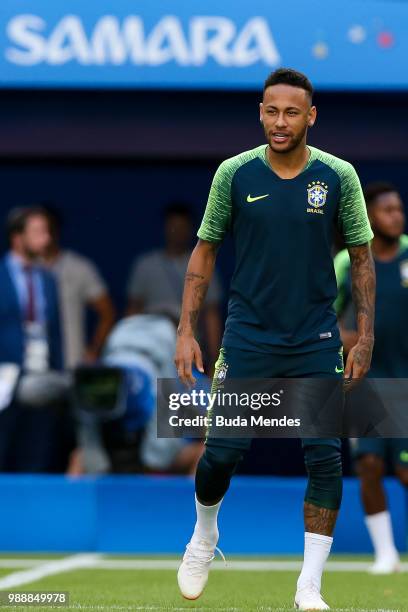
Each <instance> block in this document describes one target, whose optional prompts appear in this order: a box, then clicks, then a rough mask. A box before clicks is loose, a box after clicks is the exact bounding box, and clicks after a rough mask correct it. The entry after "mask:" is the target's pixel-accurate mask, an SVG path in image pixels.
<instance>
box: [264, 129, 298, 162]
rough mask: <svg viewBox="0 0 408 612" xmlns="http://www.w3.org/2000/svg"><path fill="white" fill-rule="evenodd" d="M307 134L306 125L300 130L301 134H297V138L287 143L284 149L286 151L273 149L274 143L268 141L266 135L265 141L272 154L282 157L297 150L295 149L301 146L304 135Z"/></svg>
mask: <svg viewBox="0 0 408 612" xmlns="http://www.w3.org/2000/svg"><path fill="white" fill-rule="evenodd" d="M306 132H307V125H306V126H305V127H304V129H303V130H302V132H301V133H300V134H298V136H296V137H294V138H292V139H291V140H290V142H289V145H288V146H287V147H286V149H279V148H276V149H275V148H274V143H273V141H272V139H271V140H268V134H266V139H267V140H268V143H269V146H270V148H271V149H272V151H273V152H274V153H281V154H282V155H285V154H287V153H291V152H292V151H294V150H295V149H297V147H298V146H299V145H300V144H301V142H302V140H303V138H304V136H305V134H306Z"/></svg>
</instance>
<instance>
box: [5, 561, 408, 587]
mask: <svg viewBox="0 0 408 612" xmlns="http://www.w3.org/2000/svg"><path fill="white" fill-rule="evenodd" d="M179 565H180V561H179V560H178V559H151V558H150V559H110V558H107V557H104V556H103V555H101V554H93V553H92V554H80V555H73V556H70V557H64V558H63V559H28V558H26V559H11V558H10V559H4V558H3V559H0V568H14V567H15V568H18V567H26V568H30V569H29V570H28V571H26V572H15V573H13V574H10V575H9V576H6V577H4V578H2V579H0V588H4V586H3V583H4V582H5V581H7V580H8V579H11V578H13V580H14V579H24V582H28V580H26V579H25V577H26V576H28V578H29V579H30V580H31V579H33V580H39V579H40V578H41V577H43V575H44V576H48V575H51V574H55V573H59V572H62V571H71V570H75V569H79V568H81V569H90V570H92V569H100V570H177V569H178V567H179ZM370 565H371V563H370V562H369V561H329V562H328V563H327V564H326V566H325V571H329V572H353V571H357V572H365V571H366V570H367V569H368V568H369V567H370ZM301 567H302V562H301V561H284V560H282V561H279V560H274V561H266V560H265V561H262V560H252V559H251V560H250V559H247V560H235V559H231V560H229V561H227V564H226V565H225V564H224V563H221V562H220V561H219V560H217V561H216V562H215V563H214V564H213V565H212V568H211V569H212V570H222V571H243V572H246V571H248V572H257V571H275V572H276V571H277V572H279V571H284V572H285V571H299V570H300V569H301ZM401 571H402V572H408V563H407V562H405V563H402V564H401ZM33 576H34V578H32V577H33ZM37 576H38V578H37ZM21 584H23V583H21Z"/></svg>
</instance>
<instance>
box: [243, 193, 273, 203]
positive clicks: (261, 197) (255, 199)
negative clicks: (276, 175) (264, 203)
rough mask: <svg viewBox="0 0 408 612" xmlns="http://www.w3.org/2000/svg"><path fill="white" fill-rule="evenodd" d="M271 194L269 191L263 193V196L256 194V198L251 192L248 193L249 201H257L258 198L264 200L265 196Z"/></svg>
mask: <svg viewBox="0 0 408 612" xmlns="http://www.w3.org/2000/svg"><path fill="white" fill-rule="evenodd" d="M268 195H269V193H265V195H261V196H255V197H254V198H253V197H252V196H251V194H250V193H249V194H248V195H247V202H249V203H251V202H256V201H257V200H263V198H267V197H268Z"/></svg>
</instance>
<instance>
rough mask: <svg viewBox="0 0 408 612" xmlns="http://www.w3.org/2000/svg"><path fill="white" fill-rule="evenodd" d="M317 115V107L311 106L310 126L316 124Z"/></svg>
mask: <svg viewBox="0 0 408 612" xmlns="http://www.w3.org/2000/svg"><path fill="white" fill-rule="evenodd" d="M316 117H317V109H316V107H315V106H311V107H310V110H309V121H308V125H309V127H313V126H314V124H315V122H316Z"/></svg>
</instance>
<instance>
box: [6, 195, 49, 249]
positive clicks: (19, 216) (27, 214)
mask: <svg viewBox="0 0 408 612" xmlns="http://www.w3.org/2000/svg"><path fill="white" fill-rule="evenodd" d="M38 215H40V216H42V217H45V218H46V219H48V214H47V211H46V209H45V208H44V207H42V206H38V205H34V206H18V207H16V208H12V209H11V210H10V212H9V213H8V215H7V219H6V235H7V241H8V244H9V245H10V244H11V239H12V237H13V236H15V235H16V234H22V233H23V232H24V230H25V228H26V225H27V221H28V220H29V219H30V218H31V217H36V216H38Z"/></svg>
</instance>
